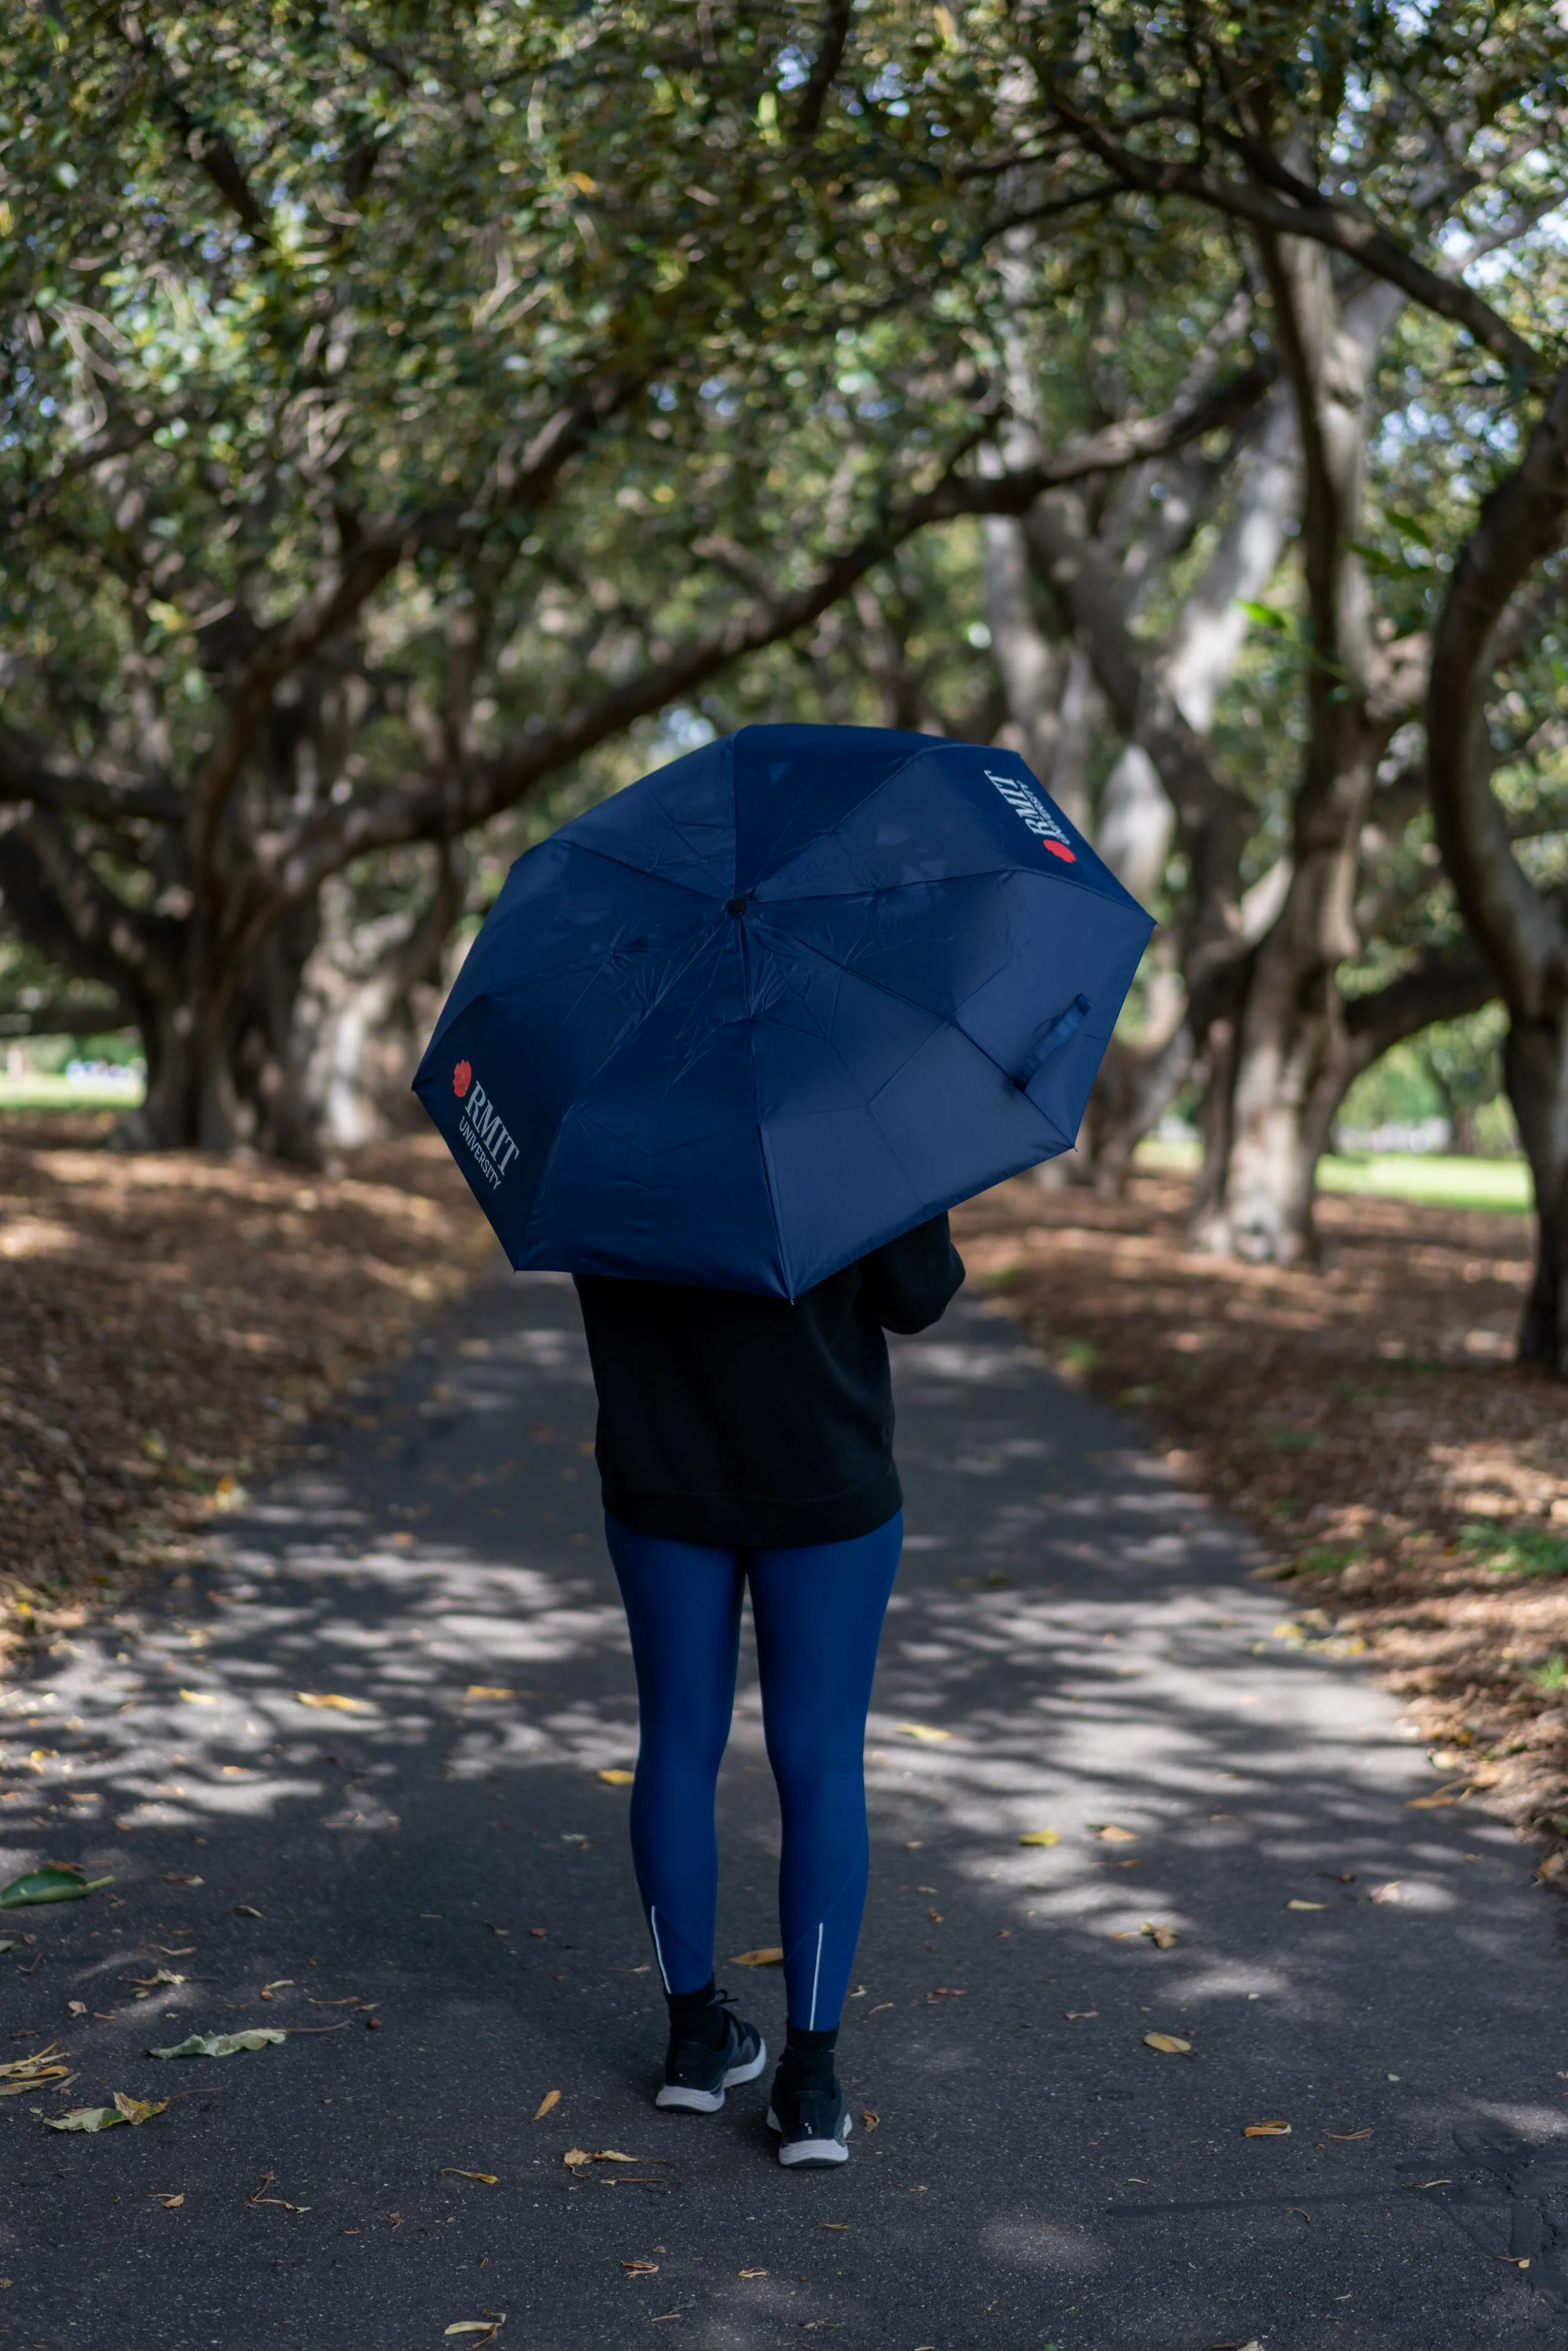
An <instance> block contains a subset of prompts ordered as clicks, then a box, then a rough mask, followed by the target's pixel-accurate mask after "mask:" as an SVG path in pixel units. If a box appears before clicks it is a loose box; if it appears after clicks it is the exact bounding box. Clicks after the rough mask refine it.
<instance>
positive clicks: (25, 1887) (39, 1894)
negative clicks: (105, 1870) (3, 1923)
mask: <svg viewBox="0 0 1568 2351" xmlns="http://www.w3.org/2000/svg"><path fill="white" fill-rule="evenodd" d="M113 1883H114V1879H113V1877H112V1876H110V1877H88V1876H84V1875H83V1873H82V1872H81V1871H80V1870H79V1869H70V1868H66V1867H63V1866H61V1865H60V1864H58V1863H57V1862H51V1863H49V1864H48V1865H47V1867H45V1868H43V1869H29V1870H26V1871H24V1873H23V1875H22V1876H20V1877H14V1878H13V1879H12V1880H11V1883H10V1884H9V1886H0V1910H25V1909H26V1908H27V1907H28V1906H29V1905H30V1904H32V1903H36V1902H79V1901H80V1900H81V1897H82V1896H83V1895H84V1894H96V1893H97V1891H98V1889H99V1886H112V1885H113Z"/></svg>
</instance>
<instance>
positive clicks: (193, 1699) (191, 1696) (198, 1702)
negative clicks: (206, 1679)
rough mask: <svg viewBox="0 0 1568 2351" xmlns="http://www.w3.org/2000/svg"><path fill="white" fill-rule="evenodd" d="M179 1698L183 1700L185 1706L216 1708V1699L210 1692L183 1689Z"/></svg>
mask: <svg viewBox="0 0 1568 2351" xmlns="http://www.w3.org/2000/svg"><path fill="white" fill-rule="evenodd" d="M180 1696H181V1697H182V1698H183V1699H184V1701H185V1704H186V1705H187V1706H216V1704H217V1699H216V1698H214V1696H213V1693H212V1691H211V1690H187V1689H183V1690H182V1691H181V1692H180Z"/></svg>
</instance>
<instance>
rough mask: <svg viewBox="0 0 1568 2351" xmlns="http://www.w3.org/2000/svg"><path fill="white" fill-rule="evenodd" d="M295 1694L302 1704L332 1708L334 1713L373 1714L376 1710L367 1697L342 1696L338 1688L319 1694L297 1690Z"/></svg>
mask: <svg viewBox="0 0 1568 2351" xmlns="http://www.w3.org/2000/svg"><path fill="white" fill-rule="evenodd" d="M294 1695H295V1697H296V1698H297V1699H298V1702H299V1704H300V1705H301V1706H315V1707H322V1708H330V1709H331V1711H332V1712H333V1713H334V1714H373V1713H374V1712H375V1708H374V1707H372V1706H371V1704H370V1703H369V1701H368V1700H367V1699H365V1698H340V1696H339V1695H338V1692H337V1691H336V1690H323V1691H321V1692H320V1693H319V1695H318V1694H317V1693H316V1692H314V1691H312V1690H296V1691H295V1693H294Z"/></svg>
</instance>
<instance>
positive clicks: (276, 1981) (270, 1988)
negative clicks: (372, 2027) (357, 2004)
mask: <svg viewBox="0 0 1568 2351" xmlns="http://www.w3.org/2000/svg"><path fill="white" fill-rule="evenodd" d="M184 1980H185V1979H184V1977H183V1976H182V1977H181V1978H180V1981H181V1982H182V1983H183V1982H184ZM293 1981H294V1978H293V1977H292V1976H274V1977H273V1979H272V1981H271V1982H270V1983H264V1984H263V1985H262V1987H261V1994H260V1997H261V1998H262V1999H263V2000H270V1999H271V1998H272V1995H273V1993H274V1992H275V1991H282V1990H283V1988H284V1986H285V1985H286V1984H291V1983H292V1982H293ZM351 2004H352V2003H351V2002H350V2001H338V2000H323V2001H312V2002H311V2006H312V2007H313V2008H348V2007H350V2005H351Z"/></svg>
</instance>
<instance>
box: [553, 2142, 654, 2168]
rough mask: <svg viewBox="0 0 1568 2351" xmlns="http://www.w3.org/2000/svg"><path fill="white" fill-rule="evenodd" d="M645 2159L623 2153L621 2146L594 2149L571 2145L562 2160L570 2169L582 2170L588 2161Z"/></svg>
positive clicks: (612, 2161) (611, 2161)
mask: <svg viewBox="0 0 1568 2351" xmlns="http://www.w3.org/2000/svg"><path fill="white" fill-rule="evenodd" d="M645 2159H646V2158H644V2157H643V2156H640V2155H622V2153H621V2151H620V2149H619V2147H596V2148H593V2149H592V2150H590V2149H589V2148H588V2147H568V2148H567V2151H566V2153H565V2154H564V2155H563V2156H562V2157H561V2161H562V2162H563V2163H564V2164H565V2165H566V2166H567V2168H568V2169H569V2170H570V2171H580V2170H581V2168H582V2167H583V2165H584V2164H586V2163H642V2162H643V2161H645Z"/></svg>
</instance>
